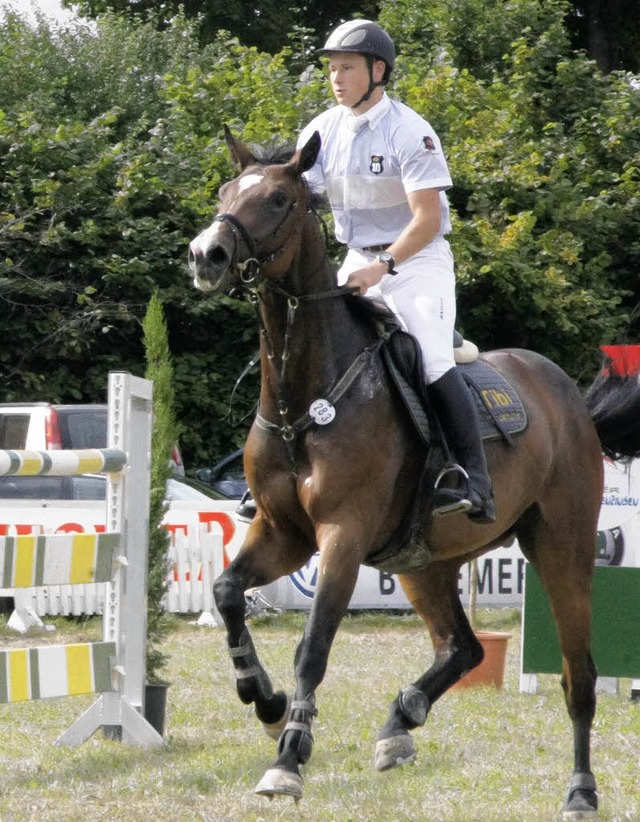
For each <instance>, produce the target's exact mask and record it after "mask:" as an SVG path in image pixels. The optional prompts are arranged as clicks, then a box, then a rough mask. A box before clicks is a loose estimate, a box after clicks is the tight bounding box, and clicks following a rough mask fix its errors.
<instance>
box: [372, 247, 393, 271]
mask: <svg viewBox="0 0 640 822" xmlns="http://www.w3.org/2000/svg"><path fill="white" fill-rule="evenodd" d="M376 260H377V261H378V262H379V263H384V264H385V265H386V266H387V274H397V273H398V272H397V271H396V270H395V267H396V261H395V260H394V259H393V257H392V256H391V254H389V252H388V251H381V252H380V253H379V254H376Z"/></svg>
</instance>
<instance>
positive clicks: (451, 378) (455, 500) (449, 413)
mask: <svg viewBox="0 0 640 822" xmlns="http://www.w3.org/2000/svg"><path fill="white" fill-rule="evenodd" d="M427 395H428V397H429V400H430V401H431V403H432V404H433V407H434V409H435V412H436V414H437V416H438V419H439V421H440V424H441V425H442V428H443V431H444V433H445V436H446V439H447V442H448V443H449V446H450V448H451V450H452V451H453V456H454V458H455V459H456V460H458V461H459V465H455V466H449V467H448V468H447V469H446V470H445V471H444V472H443V474H442V475H441V478H442V479H444V478H445V476H447V475H450V474H455V475H456V478H457V480H458V481H457V483H456V484H455V485H454V486H452V487H448V486H446V485H441V484H440V483H438V482H436V488H435V492H434V495H433V511H432V513H433V515H434V516H436V517H437V516H440V517H442V516H448V515H449V514H457V513H461V512H464V513H466V514H467V515H468V517H469V518H470V519H472V520H473V521H474V522H480V523H488V522H495V519H496V512H495V507H494V502H493V489H492V484H491V477H490V476H489V472H488V470H487V460H486V457H485V453H484V447H483V445H482V437H481V435H480V426H479V424H478V416H477V410H476V406H475V403H474V401H473V398H472V397H471V394H470V393H469V389H468V388H467V386H466V384H465V382H464V380H463V379H462V376H461V375H460V372H459V371H458V369H457V367H454V368H451V369H449V371H447V373H446V374H444V375H443V376H442V377H440V379H438V380H436V381H435V382H434V383H431V385H428V386H427Z"/></svg>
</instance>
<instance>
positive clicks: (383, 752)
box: [374, 734, 417, 771]
mask: <svg viewBox="0 0 640 822" xmlns="http://www.w3.org/2000/svg"><path fill="white" fill-rule="evenodd" d="M416 756H417V752H416V746H415V745H414V744H413V739H412V738H411V734H397V736H390V737H389V738H388V739H381V740H380V741H379V742H378V743H377V744H376V756H375V760H374V766H375V769H376V771H389V770H391V768H397V767H398V766H399V765H406V764H408V763H409V762H413V760H414V759H415V758H416Z"/></svg>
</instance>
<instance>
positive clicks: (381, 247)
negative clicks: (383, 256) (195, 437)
mask: <svg viewBox="0 0 640 822" xmlns="http://www.w3.org/2000/svg"><path fill="white" fill-rule="evenodd" d="M391 245H392V243H387V244H386V245H365V246H362V248H361V249H360V250H361V251H370V252H372V253H374V254H375V253H377V252H379V251H386V250H387V249H388V248H389V247H390V246H391Z"/></svg>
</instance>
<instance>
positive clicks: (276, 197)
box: [271, 191, 289, 208]
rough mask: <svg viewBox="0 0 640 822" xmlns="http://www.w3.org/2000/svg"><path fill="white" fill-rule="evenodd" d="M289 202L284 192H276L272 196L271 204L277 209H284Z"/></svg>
mask: <svg viewBox="0 0 640 822" xmlns="http://www.w3.org/2000/svg"><path fill="white" fill-rule="evenodd" d="M288 202H289V198H288V197H287V195H286V194H285V193H284V191H276V192H274V193H273V194H272V195H271V203H272V204H273V205H274V206H275V207H276V208H284V207H285V206H286V205H287V203H288Z"/></svg>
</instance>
